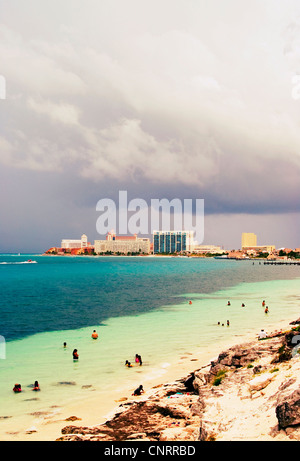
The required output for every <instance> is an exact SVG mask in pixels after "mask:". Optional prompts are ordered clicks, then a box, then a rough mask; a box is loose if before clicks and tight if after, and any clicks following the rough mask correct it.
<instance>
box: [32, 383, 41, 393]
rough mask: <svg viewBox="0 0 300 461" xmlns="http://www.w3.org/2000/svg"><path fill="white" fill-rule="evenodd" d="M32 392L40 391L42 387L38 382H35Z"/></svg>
mask: <svg viewBox="0 0 300 461" xmlns="http://www.w3.org/2000/svg"><path fill="white" fill-rule="evenodd" d="M32 390H33V391H40V386H39V383H38V381H35V382H34V387H33V389H32Z"/></svg>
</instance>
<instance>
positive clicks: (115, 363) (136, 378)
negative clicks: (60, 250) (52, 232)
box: [0, 254, 300, 440]
mask: <svg viewBox="0 0 300 461" xmlns="http://www.w3.org/2000/svg"><path fill="white" fill-rule="evenodd" d="M29 259H31V260H32V262H28V260H29ZM299 278H300V266H267V265H264V264H263V262H261V263H260V264H259V262H258V261H255V262H254V264H253V262H252V261H235V260H227V261H223V260H216V259H202V258H201V259H200V258H184V257H87V256H83V257H78V256H77V257H59V256H41V255H22V254H21V255H0V290H1V297H0V335H1V336H2V338H4V343H3V342H2V344H1V343H0V349H1V347H2V349H1V350H0V356H1V353H2V356H1V358H0V440H23V438H24V437H25V435H26V431H25V430H26V429H27V428H28V427H29V426H32V425H34V426H35V427H36V428H37V434H38V435H39V433H40V432H41V431H43V430H44V431H45V428H46V429H47V430H48V429H49V427H50V423H52V426H51V427H54V426H55V425H54V422H55V418H56V419H57V418H60V417H61V416H60V415H61V414H62V413H63V411H64V410H63V409H64V408H66V407H67V408H68V405H70V404H73V403H74V402H85V401H87V400H88V399H91V398H92V397H93V398H96V397H97V399H98V400H97V402H98V404H97V405H93V406H92V407H91V408H93V410H90V411H89V412H88V414H89V416H90V417H91V420H87V421H85V423H86V424H91V421H96V420H97V418H98V417H99V418H100V417H101V416H103V412H104V409H106V407H107V406H109V405H108V404H109V402H110V405H112V403H113V402H114V401H115V400H116V396H120V394H121V395H124V396H128V395H130V392H131V391H132V390H134V389H135V387H137V385H139V384H141V383H143V385H144V387H146V388H147V386H150V383H152V382H153V381H155V379H156V380H157V379H161V380H162V381H164V378H163V376H164V375H165V376H166V373H168V370H171V369H176V371H178V372H179V374H180V373H181V370H183V369H184V367H185V369H186V367H187V366H188V367H189V366H191V368H192V369H195V368H196V365H197V360H198V361H199V360H200V356H201V354H204V355H206V356H207V354H210V353H211V354H215V353H216V351H219V352H220V348H221V347H223V346H224V345H225V344H227V343H234V342H240V341H241V340H242V338H243V337H246V336H249V335H250V336H251V335H252V336H251V337H252V339H253V338H255V334H256V332H257V333H258V331H259V330H260V329H261V328H265V329H266V330H268V331H270V330H272V329H273V328H275V327H276V326H277V325H278V324H280V323H282V322H289V321H290V320H294V319H295V318H298V317H299V316H300V312H299V301H300V299H299V286H300V284H299ZM263 299H265V300H266V303H267V304H268V306H269V314H265V313H264V309H263V308H262V300H263ZM228 300H230V301H231V306H230V307H228V306H227V301H228ZM190 301H191V302H192V303H191V304H190ZM242 303H244V304H245V307H241V306H242ZM227 320H229V323H230V325H229V327H228V326H227ZM93 329H96V330H97V332H98V333H99V338H98V339H97V340H96V341H95V340H92V339H91V332H92V330H93ZM64 342H66V343H67V347H63V343H64ZM4 346H5V350H4V349H3V347H4ZM74 348H77V349H78V352H79V360H78V362H76V363H74V362H73V359H72V351H73V349H74ZM3 351H5V357H4V356H3ZM136 353H139V354H141V355H142V358H143V366H142V367H136V366H135V367H133V368H132V369H128V368H127V367H124V363H125V360H130V361H132V362H134V356H135V354H136ZM190 360H193V361H194V362H193V364H189V361H190ZM35 380H38V381H39V383H40V386H41V392H39V394H38V395H34V396H33V393H32V384H33V382H34V381H35ZM15 383H21V385H22V389H23V392H22V393H21V394H20V395H15V394H14V393H13V392H12V387H13V385H14V384H15ZM99 402H102V403H99ZM79 416H80V415H79ZM100 419H101V418H100ZM46 433H47V432H46ZM31 437H34V436H33V435H32V436H31Z"/></svg>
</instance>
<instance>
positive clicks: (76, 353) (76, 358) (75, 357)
mask: <svg viewBox="0 0 300 461" xmlns="http://www.w3.org/2000/svg"><path fill="white" fill-rule="evenodd" d="M78 359H79V355H78V352H77V349H74V350H73V360H78Z"/></svg>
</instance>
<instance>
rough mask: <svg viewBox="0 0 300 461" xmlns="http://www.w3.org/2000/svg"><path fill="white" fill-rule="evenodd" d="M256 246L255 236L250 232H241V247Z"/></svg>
mask: <svg viewBox="0 0 300 461" xmlns="http://www.w3.org/2000/svg"><path fill="white" fill-rule="evenodd" d="M256 246H257V237H256V235H255V234H252V233H250V232H243V233H242V249H243V248H249V247H256Z"/></svg>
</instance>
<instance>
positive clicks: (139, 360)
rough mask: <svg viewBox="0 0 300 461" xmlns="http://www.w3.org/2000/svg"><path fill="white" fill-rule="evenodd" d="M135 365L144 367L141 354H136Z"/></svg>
mask: <svg viewBox="0 0 300 461" xmlns="http://www.w3.org/2000/svg"><path fill="white" fill-rule="evenodd" d="M135 363H139V364H140V365H142V363H143V362H142V357H141V356H140V355H139V354H135Z"/></svg>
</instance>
